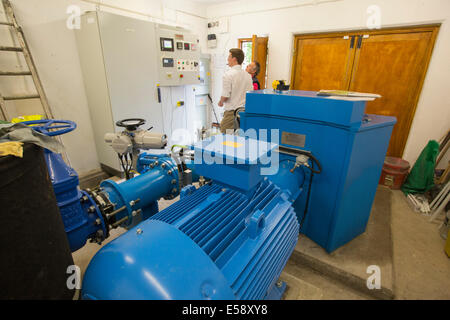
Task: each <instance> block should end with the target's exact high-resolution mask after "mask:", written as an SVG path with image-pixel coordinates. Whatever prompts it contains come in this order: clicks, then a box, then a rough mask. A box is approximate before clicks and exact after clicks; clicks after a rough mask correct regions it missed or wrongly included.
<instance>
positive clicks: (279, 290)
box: [264, 281, 286, 300]
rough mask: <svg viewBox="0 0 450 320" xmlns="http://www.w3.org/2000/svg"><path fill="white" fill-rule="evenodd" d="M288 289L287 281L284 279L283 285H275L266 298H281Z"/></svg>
mask: <svg viewBox="0 0 450 320" xmlns="http://www.w3.org/2000/svg"><path fill="white" fill-rule="evenodd" d="M285 291H286V282H284V281H282V282H281V286H280V287H279V286H277V285H274V286H273V288H272V290H270V291H269V293H268V294H267V296H266V297H265V298H264V300H281V298H282V297H283V293H284V292H285Z"/></svg>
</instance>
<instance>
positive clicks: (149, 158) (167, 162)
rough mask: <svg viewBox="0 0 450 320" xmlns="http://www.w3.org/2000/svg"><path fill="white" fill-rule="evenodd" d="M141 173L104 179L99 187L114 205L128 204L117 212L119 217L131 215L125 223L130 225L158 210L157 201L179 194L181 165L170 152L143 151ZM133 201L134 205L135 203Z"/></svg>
mask: <svg viewBox="0 0 450 320" xmlns="http://www.w3.org/2000/svg"><path fill="white" fill-rule="evenodd" d="M137 167H138V170H139V172H141V174H140V175H138V176H135V177H134V178H132V179H130V180H127V181H124V182H121V183H116V182H114V181H113V180H104V181H102V183H100V188H101V190H102V191H103V192H106V193H107V194H108V198H109V200H110V201H111V203H113V204H114V205H115V208H116V209H117V208H121V207H123V206H125V207H126V210H124V211H122V212H120V213H118V214H117V218H116V220H120V219H123V218H124V217H125V216H128V220H127V221H126V222H125V223H124V226H126V227H128V228H131V227H133V226H135V225H136V224H138V223H139V222H141V221H143V220H146V219H148V218H149V217H151V216H152V215H154V214H155V213H157V212H158V203H157V200H159V199H160V198H162V197H165V196H167V195H171V196H172V197H175V196H176V195H178V193H179V190H178V168H177V166H176V164H175V163H174V162H173V160H172V159H171V158H170V157H169V156H168V155H153V154H149V153H142V154H141V155H140V156H139V159H138V164H137ZM132 203H134V204H132Z"/></svg>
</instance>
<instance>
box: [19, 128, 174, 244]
mask: <svg viewBox="0 0 450 320" xmlns="http://www.w3.org/2000/svg"><path fill="white" fill-rule="evenodd" d="M23 123H24V124H27V125H32V128H33V130H36V131H38V132H40V133H42V134H45V135H48V136H56V135H60V134H64V133H67V132H70V131H72V130H74V129H75V128H76V124H75V122H73V121H68V120H36V121H26V122H23ZM44 155H45V160H46V162H47V167H48V171H49V176H50V179H51V181H52V184H53V190H54V192H55V196H56V200H57V202H58V207H59V210H60V213H61V217H62V220H63V223H64V228H65V231H66V233H67V237H68V240H69V245H70V249H71V251H76V250H78V249H80V248H81V247H83V246H84V245H85V243H86V241H87V239H94V240H95V241H98V242H101V241H102V240H104V239H105V238H106V237H107V236H108V234H109V232H108V231H109V227H110V226H109V225H107V221H105V217H104V215H103V214H102V212H101V209H100V208H99V206H98V203H97V202H96V201H95V199H93V197H92V196H91V194H89V193H88V192H86V191H82V190H80V188H79V181H78V175H77V173H76V172H75V170H74V169H73V168H71V167H70V166H68V165H67V164H66V163H65V162H64V160H63V159H62V157H61V155H60V154H56V153H53V152H51V151H49V150H47V149H45V153H44ZM138 163H139V169H140V172H141V175H139V176H137V177H135V178H133V179H131V180H128V181H125V182H123V183H116V182H114V181H112V180H105V181H103V182H102V183H101V185H100V191H99V192H100V193H104V195H105V196H106V198H107V199H108V201H109V202H110V203H108V205H109V204H111V205H113V208H114V209H118V208H121V207H123V206H125V207H126V210H124V211H122V212H119V213H118V214H117V215H116V219H115V220H116V221H119V220H120V219H123V218H124V217H125V216H126V217H128V219H127V220H126V221H124V223H123V226H126V227H129V228H130V227H132V226H134V225H136V224H138V223H139V222H140V221H142V220H145V219H148V218H149V217H151V216H152V215H154V214H155V213H157V212H158V203H157V200H158V199H159V198H161V197H163V196H171V197H174V196H176V195H177V194H178V192H179V190H178V168H177V166H176V164H175V163H174V162H173V160H172V159H171V158H170V157H169V156H168V155H152V154H148V153H146V154H141V156H140V158H139V159H138Z"/></svg>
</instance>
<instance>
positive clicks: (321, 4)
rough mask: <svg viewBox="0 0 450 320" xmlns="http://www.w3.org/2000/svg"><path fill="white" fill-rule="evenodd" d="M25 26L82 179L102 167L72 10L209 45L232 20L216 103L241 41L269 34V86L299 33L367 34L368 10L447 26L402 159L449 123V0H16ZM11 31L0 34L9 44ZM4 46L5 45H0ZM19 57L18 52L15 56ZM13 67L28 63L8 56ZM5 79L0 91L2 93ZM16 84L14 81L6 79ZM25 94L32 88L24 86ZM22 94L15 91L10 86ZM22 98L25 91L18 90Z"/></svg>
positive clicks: (394, 21) (287, 64)
mask: <svg viewBox="0 0 450 320" xmlns="http://www.w3.org/2000/svg"><path fill="white" fill-rule="evenodd" d="M11 2H12V4H13V7H14V10H15V12H16V16H17V18H18V20H19V23H20V24H21V25H22V26H23V28H24V32H25V36H26V38H27V40H28V43H29V46H30V49H31V52H32V54H33V57H34V60H35V63H36V65H37V68H38V71H39V74H40V76H41V80H42V82H43V85H44V89H45V90H46V93H47V96H48V99H49V102H50V105H51V108H52V110H53V112H54V114H55V116H56V117H58V118H62V119H70V120H74V121H75V122H77V124H78V128H77V130H75V131H74V132H73V133H70V134H67V135H64V136H63V141H64V143H65V145H66V147H67V150H68V155H69V158H70V160H71V164H72V166H73V167H74V168H75V169H76V170H77V171H78V172H79V173H80V174H83V173H85V172H87V171H89V170H92V169H96V168H98V166H99V164H98V159H97V155H96V151H95V145H94V142H93V132H92V124H91V121H90V117H89V112H88V104H87V100H86V95H85V91H84V85H83V78H82V75H81V70H80V65H79V59H78V53H77V49H76V42H75V37H74V31H73V30H70V29H68V28H67V27H66V20H67V18H68V16H69V15H68V14H67V13H66V10H67V7H68V6H69V5H78V6H80V7H81V9H82V10H94V9H95V8H96V7H97V6H98V4H99V3H101V4H102V5H101V6H100V9H101V10H105V11H110V12H114V13H118V14H122V15H127V16H132V17H135V18H138V19H147V20H150V21H155V22H163V23H168V24H177V25H180V26H183V27H187V28H189V29H191V30H192V31H193V32H195V33H197V34H199V36H200V39H201V40H200V41H201V43H200V45H201V47H202V48H203V51H207V50H205V48H206V35H207V28H206V19H205V17H207V18H208V19H212V18H218V17H228V19H229V33H227V34H221V35H219V38H218V48H217V49H214V50H209V53H211V54H212V69H211V76H212V80H213V81H212V97H213V99H214V101H216V102H217V101H218V97H219V95H220V86H221V77H222V74H223V71H224V69H225V68H226V66H225V62H226V56H227V54H228V49H229V48H232V47H235V46H237V39H238V38H240V37H249V36H251V35H252V34H258V35H268V36H269V65H268V74H269V79H268V83H269V84H270V83H271V82H272V80H274V79H287V80H289V79H290V69H291V57H292V48H293V43H292V42H293V41H292V40H293V35H294V34H298V33H308V32H327V31H340V30H357V29H365V28H366V21H367V18H368V15H367V8H368V7H369V6H370V5H373V4H376V5H378V6H379V7H380V8H381V13H382V16H381V19H382V20H381V22H382V27H391V26H404V25H418V24H425V23H433V22H441V23H442V26H441V30H440V33H439V36H438V39H437V42H436V46H435V50H434V52H433V56H432V59H431V63H430V66H429V69H428V73H427V76H426V79H425V83H424V87H423V90H422V94H421V98H420V100H419V104H418V107H417V111H416V115H415V118H414V121H413V124H412V128H411V132H410V135H409V138H408V142H407V144H406V149H405V153H404V158H405V159H407V160H408V161H410V162H414V161H415V159H416V158H417V156H418V155H419V153H420V151H421V150H422V148H423V147H424V146H425V144H426V143H427V141H428V140H429V139H439V138H440V137H441V136H442V135H444V134H445V132H446V130H447V129H448V127H449V126H450V96H449V95H448V94H447V92H448V89H449V83H450V62H449V57H450V27H449V19H450V1H448V0H427V1H425V0H277V1H269V0H245V1H234V2H226V3H222V4H217V5H209V6H207V7H206V5H207V3H206V4H203V3H197V2H193V1H188V0H132V1H131V0H103V1H95V0H84V1H82V0H70V1H69V0H39V1H37V0H34V1H31V0H12V1H11ZM8 37H9V34H8V33H7V32H5V31H1V32H0V40H1V39H5V41H6V40H7V41H6V42H8V41H10V40H9V39H7V38H8ZM2 43H4V42H3V41H2ZM14 55H15V54H14ZM5 61H6V62H3V63H0V66H1V67H2V69H3V67H4V64H5V63H6V64H7V66H9V67H11V69H19V68H20V65H21V64H23V62H21V63H20V62H19V61H18V59H17V57H16V58H14V57H13V58H9V59H7V60H5ZM4 81H6V80H1V82H0V87H2V88H3V85H4ZM8 81H10V80H8ZM21 84H22V87H20V86H19V88H20V89H23V90H24V91H26V90H30V88H32V85H30V84H29V83H25V81H22V83H21ZM7 87H8V88H10V89H16V90H17V88H18V87H17V82H16V83H15V84H14V86H12V85H9V86H7ZM17 93H19V92H17Z"/></svg>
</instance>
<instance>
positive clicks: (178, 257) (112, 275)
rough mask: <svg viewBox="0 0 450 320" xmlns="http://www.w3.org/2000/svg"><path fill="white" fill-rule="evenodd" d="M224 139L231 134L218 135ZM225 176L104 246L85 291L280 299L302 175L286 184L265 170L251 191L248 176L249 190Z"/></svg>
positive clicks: (89, 295) (87, 294) (118, 295)
mask: <svg viewBox="0 0 450 320" xmlns="http://www.w3.org/2000/svg"><path fill="white" fill-rule="evenodd" d="M224 138H225V140H226V141H228V139H231V137H218V138H217V137H216V138H215V139H217V140H215V141H216V142H218V141H224V140H223V139H224ZM209 145H210V144H209V143H207V144H205V147H206V150H207V151H206V152H209V151H211V149H209V148H208V146H209ZM272 149H273V146H271V148H270V149H267V150H272ZM255 160H256V161H254V162H253V163H254V164H240V166H242V168H241V170H242V171H245V170H252V168H251V167H252V166H255V167H257V166H259V165H258V162H259V161H258V160H259V159H255ZM197 165H199V166H202V165H203V164H196V165H195V169H196V168H197ZM228 166H230V165H227V164H224V165H221V167H220V170H221V171H227V170H228ZM258 174H259V173H258ZM285 174H286V173H285ZM222 177H223V175H220V179H217V177H215V176H214V177H213V176H211V178H214V180H213V182H211V183H208V184H206V185H204V186H202V187H201V188H199V189H196V190H194V189H193V188H192V187H189V188H186V189H184V191H183V193H182V195H183V197H182V198H181V199H180V200H179V201H177V202H175V203H174V204H173V205H171V206H170V207H168V208H166V209H164V210H163V211H161V212H159V213H157V214H155V215H154V216H152V217H151V218H150V219H148V220H146V221H144V222H142V223H140V224H139V225H138V226H136V227H134V228H133V229H132V230H130V231H129V232H128V233H127V234H125V235H124V236H121V237H119V238H117V239H115V240H114V241H112V242H111V243H109V244H107V245H106V246H105V247H103V248H102V249H101V250H100V251H99V252H98V253H97V255H96V256H95V257H94V258H93V259H92V261H91V263H90V264H89V266H88V269H87V271H86V275H85V278H84V281H83V290H82V297H83V298H85V299H264V298H267V299H278V298H280V297H281V295H282V293H283V291H284V288H285V286H283V285H282V286H277V280H278V278H279V276H280V274H281V272H282V270H283V268H284V266H285V265H286V263H287V260H288V258H289V256H290V255H291V253H292V251H293V250H294V247H295V245H296V243H297V240H298V232H299V224H298V221H297V217H296V214H295V212H294V209H293V207H292V194H291V192H290V191H289V187H292V188H294V186H295V188H296V189H298V190H295V191H294V193H296V194H297V195H298V194H299V193H300V192H301V188H300V184H301V183H302V182H301V179H299V175H293V174H292V175H291V176H290V178H291V179H292V178H295V179H297V180H298V181H297V182H295V183H291V184H286V185H289V187H288V188H286V189H280V188H279V187H278V186H276V185H275V184H274V183H273V182H271V181H270V180H269V179H267V178H265V177H262V176H259V177H258V182H257V183H256V185H254V186H253V187H252V188H250V189H247V187H248V186H249V182H248V181H245V179H253V177H251V176H250V175H249V174H246V175H245V174H244V175H242V176H241V177H239V181H241V183H242V184H243V185H244V186H245V187H244V188H242V187H239V186H238V187H234V186H232V187H228V180H226V181H225V182H223V181H222V180H221V179H222ZM285 177H287V174H286V175H285Z"/></svg>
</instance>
